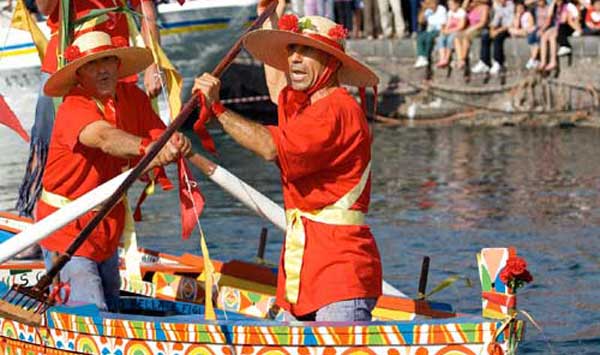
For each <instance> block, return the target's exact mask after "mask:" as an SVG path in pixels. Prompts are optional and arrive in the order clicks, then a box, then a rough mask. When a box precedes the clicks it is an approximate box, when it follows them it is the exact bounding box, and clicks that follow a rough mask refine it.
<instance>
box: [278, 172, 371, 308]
mask: <svg viewBox="0 0 600 355" xmlns="http://www.w3.org/2000/svg"><path fill="white" fill-rule="evenodd" d="M370 173H371V162H369V164H368V165H367V168H366V169H365V171H363V174H362V176H361V177H360V181H359V182H358V184H357V185H356V186H354V187H353V188H352V190H350V191H349V192H348V193H346V194H345V195H344V196H342V197H341V198H340V199H339V200H338V201H337V202H336V203H334V204H333V205H330V206H327V207H325V208H323V209H320V210H315V211H311V212H305V211H301V210H299V209H297V208H292V209H287V210H286V211H285V216H286V222H287V230H286V233H285V252H284V270H285V299H286V301H287V302H289V303H292V304H295V303H297V302H298V294H299V292H300V270H301V269H302V260H303V258H304V247H305V245H306V232H305V230H304V225H303V224H302V218H301V217H304V218H307V219H310V220H311V221H315V222H319V223H326V224H334V225H342V226H353V225H363V224H365V215H364V213H362V212H361V211H355V210H350V207H352V205H354V203H356V201H357V200H358V198H359V197H360V195H361V194H362V193H363V191H364V189H365V186H366V185H367V181H368V180H369V174H370Z"/></svg>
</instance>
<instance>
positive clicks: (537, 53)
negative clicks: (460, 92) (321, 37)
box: [290, 0, 600, 75]
mask: <svg viewBox="0 0 600 355" xmlns="http://www.w3.org/2000/svg"><path fill="white" fill-rule="evenodd" d="M290 2H291V6H292V10H293V11H294V12H295V13H298V14H300V15H320V16H326V17H329V18H331V19H333V20H335V21H336V22H338V23H341V24H343V25H344V26H345V27H346V28H348V29H349V30H350V34H351V35H350V36H351V37H352V38H368V39H373V38H393V37H396V38H407V37H413V38H415V39H416V45H417V58H416V62H415V64H414V66H415V68H421V67H426V66H429V65H430V61H431V60H432V57H433V56H434V53H437V62H436V63H435V66H436V67H437V68H444V67H446V66H448V65H450V64H451V62H452V59H453V62H454V66H455V67H456V68H459V69H461V68H464V67H465V66H466V65H467V64H468V58H469V51H470V48H471V44H472V43H473V42H474V41H479V43H480V47H479V48H480V49H479V51H480V52H479V60H478V61H477V62H476V63H475V64H474V65H472V66H471V67H470V68H469V69H470V71H471V72H473V73H490V74H492V75H495V74H498V73H499V72H500V71H501V70H503V69H504V62H505V56H504V42H505V40H506V39H507V38H509V37H512V38H516V39H517V40H523V41H526V43H527V45H528V46H529V47H530V55H529V59H528V60H527V63H526V64H525V68H526V69H530V70H533V69H536V70H540V71H551V70H553V69H554V68H555V67H556V66H557V58H558V57H559V56H563V55H568V54H570V53H571V45H570V43H569V37H570V36H574V37H577V36H581V35H600V0H290Z"/></svg>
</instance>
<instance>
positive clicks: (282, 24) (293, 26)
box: [277, 14, 300, 33]
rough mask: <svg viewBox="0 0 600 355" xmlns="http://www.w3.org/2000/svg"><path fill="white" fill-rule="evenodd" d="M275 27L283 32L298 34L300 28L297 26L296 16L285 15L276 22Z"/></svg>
mask: <svg viewBox="0 0 600 355" xmlns="http://www.w3.org/2000/svg"><path fill="white" fill-rule="evenodd" d="M277 26H278V27H279V29H280V30H283V31H291V32H295V33H300V27H299V26H298V17H297V16H296V15H292V14H287V15H283V16H281V18H280V19H279V22H277Z"/></svg>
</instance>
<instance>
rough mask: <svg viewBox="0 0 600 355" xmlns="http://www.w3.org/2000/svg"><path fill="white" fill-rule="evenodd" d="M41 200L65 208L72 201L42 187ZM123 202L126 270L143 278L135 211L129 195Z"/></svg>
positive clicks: (125, 196)
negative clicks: (131, 205)
mask: <svg viewBox="0 0 600 355" xmlns="http://www.w3.org/2000/svg"><path fill="white" fill-rule="evenodd" d="M40 200H42V201H43V202H44V203H45V204H47V205H49V206H52V207H54V208H63V207H65V206H66V205H68V204H69V203H71V200H70V199H68V198H66V197H64V196H60V195H58V194H55V193H52V192H48V191H46V189H42V193H41V195H40ZM123 203H124V204H125V226H124V228H123V234H122V235H121V239H122V240H123V247H124V249H125V254H124V255H123V259H124V260H125V272H126V274H127V276H128V277H129V278H130V279H140V280H141V278H142V276H141V272H140V264H141V262H142V254H140V252H139V250H138V247H137V235H136V233H135V221H134V220H133V213H132V212H131V207H130V206H129V201H128V199H127V195H124V196H123ZM94 210H96V209H94Z"/></svg>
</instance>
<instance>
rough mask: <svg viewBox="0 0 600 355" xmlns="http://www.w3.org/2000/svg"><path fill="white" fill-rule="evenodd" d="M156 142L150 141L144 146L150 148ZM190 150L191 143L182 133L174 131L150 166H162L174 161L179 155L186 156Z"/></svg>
mask: <svg viewBox="0 0 600 355" xmlns="http://www.w3.org/2000/svg"><path fill="white" fill-rule="evenodd" d="M154 144H156V142H152V143H150V144H149V145H148V147H147V148H146V151H148V150H150V149H151V148H152V146H153V145H154ZM191 151H192V143H191V142H190V140H189V139H188V138H187V137H186V136H184V135H183V134H181V133H179V132H176V133H174V134H173V136H171V139H169V141H168V142H167V144H165V146H164V147H162V149H161V150H160V152H158V154H157V155H156V157H155V158H154V160H153V161H152V164H151V166H164V165H168V164H170V163H173V162H175V161H176V160H177V159H179V157H180V156H188V155H190V154H191Z"/></svg>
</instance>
